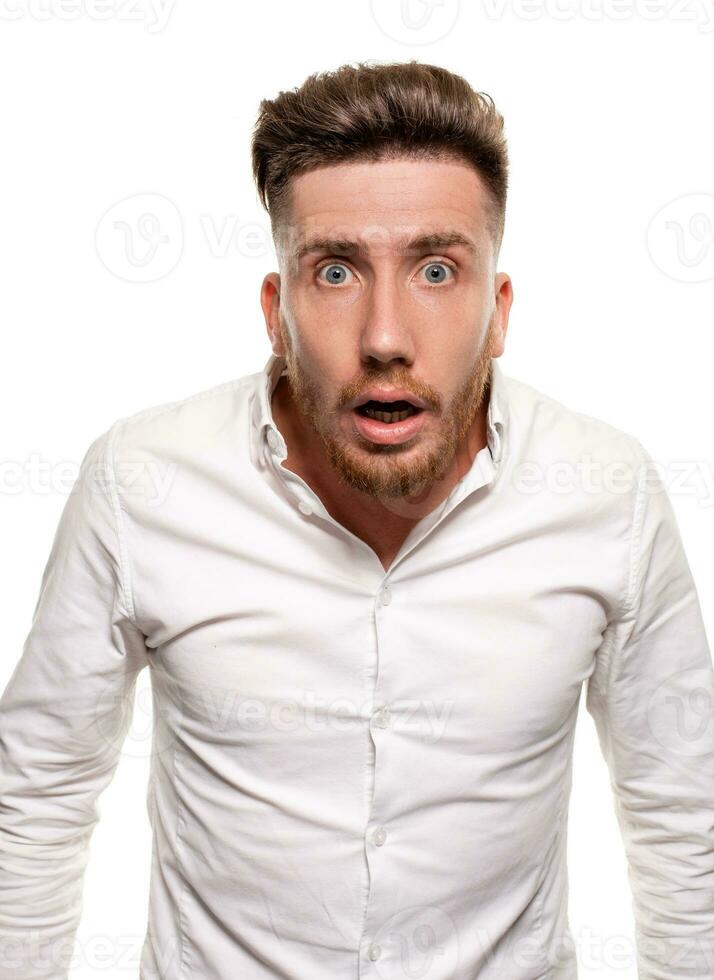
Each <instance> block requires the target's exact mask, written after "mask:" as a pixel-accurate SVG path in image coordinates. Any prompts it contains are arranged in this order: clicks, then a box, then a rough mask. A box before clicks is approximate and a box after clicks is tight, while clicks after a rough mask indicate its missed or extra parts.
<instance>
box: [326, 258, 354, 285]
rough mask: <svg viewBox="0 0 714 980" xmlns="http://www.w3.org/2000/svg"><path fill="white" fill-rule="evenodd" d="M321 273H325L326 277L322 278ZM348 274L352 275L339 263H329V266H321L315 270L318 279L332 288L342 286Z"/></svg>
mask: <svg viewBox="0 0 714 980" xmlns="http://www.w3.org/2000/svg"><path fill="white" fill-rule="evenodd" d="M323 272H327V276H326V277H323V275H322V273H323ZM348 274H349V275H352V272H351V270H350V269H348V268H347V266H346V265H343V264H342V263H341V262H330V263H329V265H322V266H320V268H319V269H318V270H317V275H318V277H319V278H321V279H322V281H323V282H324V283H328V284H329V285H332V286H341V285H343V283H344V282H345V281H346V278H347V275H348Z"/></svg>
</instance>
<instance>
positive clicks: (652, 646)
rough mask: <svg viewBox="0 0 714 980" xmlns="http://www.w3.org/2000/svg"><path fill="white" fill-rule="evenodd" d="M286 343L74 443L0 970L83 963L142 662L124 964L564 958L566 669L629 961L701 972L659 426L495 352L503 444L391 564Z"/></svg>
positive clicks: (18, 763)
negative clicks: (289, 414)
mask: <svg viewBox="0 0 714 980" xmlns="http://www.w3.org/2000/svg"><path fill="white" fill-rule="evenodd" d="M284 370H285V362H284V359H283V358H282V357H278V356H276V355H274V354H271V356H270V358H269V359H268V362H267V363H266V365H265V367H264V369H263V370H262V371H258V372H255V373H254V374H250V375H245V376H243V377H240V378H236V379H232V380H230V381H228V382H226V383H225V384H221V385H218V386H215V387H213V388H211V389H208V390H206V391H203V392H199V393H198V394H195V395H193V396H191V397H188V398H185V399H182V400H180V401H177V402H172V403H168V404H164V405H158V406H153V407H151V408H148V409H146V410H144V411H142V412H138V413H136V414H134V415H132V416H128V417H125V418H121V419H117V420H116V421H115V422H114V423H113V424H112V425H111V426H110V428H109V429H107V431H106V432H104V433H102V434H101V435H100V436H98V437H97V438H96V439H95V440H94V442H93V443H92V444H91V446H90V447H89V448H88V450H87V452H86V455H85V457H84V459H83V462H82V468H81V473H80V476H79V478H78V480H77V483H76V484H75V488H74V490H73V492H72V493H71V494H70V495H69V497H68V499H67V501H66V504H65V507H64V510H63V512H62V515H61V518H60V521H59V524H58V527H57V531H56V534H55V538H54V542H53V544H52V548H51V552H50V555H49V559H48V561H47V564H46V567H45V570H44V573H43V576H42V583H41V589H40V593H39V597H38V600H37V604H36V608H35V612H34V616H33V620H32V626H31V629H30V632H29V635H28V637H27V640H26V642H25V645H24V648H23V651H22V656H21V658H20V659H19V662H18V663H17V666H16V668H15V671H14V673H13V675H12V677H11V679H10V682H9V684H8V685H7V688H6V690H5V693H4V695H3V698H2V701H1V703H0V717H1V727H0V763H1V765H2V770H1V774H2V775H1V778H2V782H1V784H0V874H1V879H0V941H1V943H2V947H1V953H2V955H1V958H0V978H3V980H18V978H22V980H61V978H63V977H66V976H67V969H66V965H65V961H64V960H63V951H64V952H66V950H67V948H68V947H69V946H71V941H72V939H73V937H74V936H75V933H76V929H77V925H78V920H79V916H80V912H81V902H82V880H83V872H84V869H85V866H86V862H87V856H88V847H89V841H90V837H91V833H92V830H93V828H94V826H95V824H96V821H97V818H98V812H97V799H98V797H99V795H100V793H101V792H102V790H103V789H104V788H105V787H106V785H107V784H108V782H109V781H110V780H111V778H112V775H113V772H114V770H115V767H116V765H117V762H118V759H119V755H120V752H121V749H122V745H123V744H125V740H126V736H127V732H128V731H129V726H130V724H131V718H132V710H133V705H134V693H135V684H136V680H137V677H138V675H139V673H140V672H141V671H142V670H144V669H148V671H149V672H150V678H151V692H152V698H153V726H154V728H153V742H152V755H151V783H150V786H149V790H148V795H147V804H148V814H149V817H150V820H151V825H152V832H153V855H152V876H151V893H150V898H149V922H148V928H147V933H146V938H145V942H144V945H143V951H142V956H141V977H142V980H188V978H192V980H193V978H201V980H239V978H240V980H264V978H275V977H279V978H286V980H288V978H289V980H337V978H340V980H343V978H344V980H348V978H354V980H358V978H375V980H406V978H415V977H416V978H420V980H496V978H498V980H546V978H547V980H574V978H576V977H577V958H578V957H577V949H576V947H575V943H574V940H573V936H572V935H571V932H570V928H569V924H568V916H567V903H568V878H567V866H566V834H567V815H568V801H569V795H570V789H571V769H572V748H573V737H574V732H575V724H576V718H577V715H578V706H579V699H580V695H581V691H583V690H585V692H586V706H587V711H588V712H589V713H590V715H591V716H592V719H593V720H594V723H595V724H596V726H597V732H598V736H599V740H600V744H601V746H602V750H603V755H604V757H605V759H606V761H607V764H608V767H609V771H610V775H611V786H612V792H613V805H614V807H615V812H616V814H617V819H618V821H619V825H620V827H621V830H622V838H623V844H624V847H625V850H626V855H627V861H628V869H629V880H630V883H631V887H632V910H633V915H634V917H635V920H636V926H637V941H638V946H637V967H638V970H639V977H640V980H683V978H685V977H687V978H693V977H696V978H698V980H706V978H714V830H713V826H712V825H713V823H714V816H713V800H714V725H713V724H712V716H711V707H712V704H714V675H713V671H712V660H711V654H710V652H709V647H708V644H707V639H706V636H705V631H704V625H703V622H702V614H701V610H700V604H699V600H698V596H697V592H696V588H695V585H694V582H693V580H692V575H691V572H690V569H689V565H688V563H687V559H686V557H685V554H684V552H683V548H682V543H681V539H680V534H679V531H678V528H677V524H676V521H675V517H674V514H673V510H672V506H671V503H670V500H669V497H668V494H667V491H666V488H665V485H664V480H663V478H662V476H661V474H659V472H658V470H657V467H656V466H655V465H654V461H653V460H652V458H651V457H650V455H649V454H648V452H647V451H646V450H645V449H644V448H643V446H642V445H641V443H640V442H639V441H638V440H637V439H636V438H635V437H634V436H632V435H629V434H627V433H624V432H622V431H620V430H618V429H615V428H613V427H612V426H610V425H608V424H606V423H605V422H603V421H600V420H598V419H594V418H591V417H589V416H586V415H583V414H581V413H578V412H575V411H573V410H571V409H569V408H567V407H565V406H564V405H562V404H561V403H559V402H557V401H556V400H554V399H553V398H550V397H548V396H547V395H545V394H543V393H541V392H540V391H538V390H537V389H535V388H533V387H532V386H530V385H528V384H525V383H524V382H521V381H518V380H516V379H515V378H511V377H509V376H506V375H504V374H503V373H502V370H501V368H500V366H499V364H498V362H497V361H496V360H494V361H492V374H491V380H490V388H489V391H488V419H487V422H488V425H487V431H488V443H487V445H486V446H484V447H483V448H482V449H481V450H480V452H478V454H477V455H476V457H475V458H474V460H473V464H472V466H471V468H470V469H469V471H468V472H467V473H466V474H465V475H464V476H463V477H462V479H461V480H460V481H459V482H458V483H457V484H456V486H455V487H454V488H453V490H452V491H451V493H450V494H449V496H448V497H447V498H446V500H445V501H444V502H443V503H442V504H440V505H438V506H437V507H436V509H435V510H434V511H432V512H431V513H430V514H428V515H427V516H426V517H424V518H423V519H422V520H420V521H419V522H418V523H416V524H415V525H414V526H413V528H412V530H411V532H410V533H409V535H408V537H407V539H406V540H405V541H404V543H403V544H402V546H401V548H400V550H399V552H398V554H397V555H396V557H395V559H394V561H393V562H392V564H391V565H390V567H389V569H388V570H387V571H385V569H384V568H383V567H382V565H381V563H380V561H379V559H378V557H377V555H376V553H375V552H374V551H373V550H372V548H371V547H370V546H369V545H367V544H366V543H365V542H364V541H362V540H361V539H360V538H358V537H357V536H356V535H355V534H353V533H352V532H350V531H349V530H347V529H346V528H345V527H343V526H342V525H341V524H340V523H339V522H337V521H336V520H335V519H333V518H332V516H331V515H330V514H329V513H328V511H327V510H326V508H325V506H324V505H323V503H322V501H321V500H320V498H319V497H318V496H317V494H316V493H315V492H314V491H313V490H312V489H311V488H310V487H309V486H308V484H307V483H306V482H305V481H304V480H302V478H300V477H299V476H297V475H296V474H295V473H292V472H291V471H289V470H287V469H286V468H285V467H284V466H282V465H281V463H282V462H283V461H284V460H285V458H286V455H287V447H286V444H285V440H284V438H283V436H282V434H281V433H280V431H279V430H278V429H277V427H276V425H275V423H274V420H273V416H272V412H271V404H270V394H271V392H272V390H273V387H274V386H275V384H276V383H277V380H278V378H279V376H280V374H281V373H283V372H284ZM117 846H118V847H122V846H124V842H122V841H117ZM107 887H111V883H107ZM107 934H109V935H110V934H111V923H107Z"/></svg>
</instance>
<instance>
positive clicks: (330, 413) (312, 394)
mask: <svg viewBox="0 0 714 980" xmlns="http://www.w3.org/2000/svg"><path fill="white" fill-rule="evenodd" d="M492 332H493V327H492V324H490V325H489V329H488V332H487V334H486V337H485V338H484V341H483V343H482V344H481V348H480V350H479V355H478V357H477V359H476V362H475V364H474V366H473V369H472V371H471V372H470V374H469V376H468V378H467V379H466V381H465V382H464V384H463V385H462V386H461V388H460V389H459V390H458V391H457V392H456V394H455V395H454V396H453V398H452V400H451V403H450V405H449V406H448V409H447V410H446V412H445V413H444V414H443V416H442V418H441V422H440V426H439V430H438V434H437V435H436V437H434V436H432V437H431V438H429V442H430V443H431V445H430V446H428V447H426V448H424V449H422V450H420V449H416V450H415V449H414V448H413V447H412V448H408V449H404V448H403V445H396V446H385V445H379V444H377V443H370V442H367V441H366V440H363V439H361V437H359V436H358V438H359V440H360V441H359V446H353V445H350V444H349V442H347V441H346V439H345V437H344V436H343V435H342V432H341V431H340V429H339V426H338V420H339V415H340V409H341V407H342V406H343V405H344V404H346V403H347V402H348V401H350V400H351V399H352V398H354V397H355V396H357V395H359V393H360V392H361V391H362V390H363V389H364V388H366V387H367V386H368V385H369V384H372V383H374V384H378V383H380V382H382V383H389V384H394V385H398V386H400V387H402V388H404V390H405V391H412V392H413V393H414V394H416V395H418V396H420V397H421V398H423V399H424V400H425V402H426V404H427V405H429V406H430V407H432V408H434V409H436V410H437V411H438V410H439V409H440V407H441V399H440V398H439V396H438V393H435V392H434V391H433V390H432V389H430V388H426V387H425V386H424V385H421V384H419V385H416V384H415V381H414V379H413V378H412V377H411V375H410V374H409V372H408V370H407V369H405V368H401V369H400V370H398V371H394V370H391V371H390V372H389V373H386V372H384V371H381V370H375V371H369V372H367V373H365V375H364V377H363V378H362V379H361V380H360V382H359V384H357V383H355V384H351V385H349V386H348V387H347V388H346V389H345V390H344V391H343V393H342V396H341V397H340V398H339V400H338V402H339V403H338V407H336V408H335V409H329V408H325V405H324V398H323V396H322V394H321V393H320V390H319V388H318V387H317V386H316V385H315V384H314V382H313V381H312V379H311V378H310V377H309V376H308V375H307V374H306V372H305V371H304V369H303V367H302V365H301V363H300V361H299V359H298V358H297V357H296V356H295V351H294V348H293V347H292V346H291V343H292V342H291V340H290V337H289V331H288V330H287V329H285V327H284V325H283V327H282V330H281V335H282V337H283V343H284V346H285V351H286V354H285V360H286V367H287V382H288V385H289V388H290V394H291V399H292V403H293V405H294V406H295V408H296V409H297V411H298V412H299V413H300V415H301V416H302V419H303V421H304V422H305V423H306V424H307V425H308V426H309V427H310V429H311V430H312V431H313V432H314V433H315V434H316V435H317V436H318V437H319V439H320V441H321V443H322V446H323V448H324V450H325V454H326V456H327V459H328V460H329V462H330V464H331V465H332V467H333V468H334V469H335V471H336V472H337V474H338V475H339V477H340V479H341V480H343V481H344V482H345V483H347V484H348V485H349V486H351V487H353V488H354V489H355V490H359V491H361V492H362V493H366V494H369V495H370V496H372V497H376V498H378V499H383V500H385V501H394V502H396V500H397V499H401V500H403V501H405V500H406V499H409V501H410V502H411V503H418V502H419V501H418V499H417V498H419V497H422V498H423V497H424V496H426V495H427V494H428V493H429V491H430V488H431V486H432V485H433V484H434V483H436V482H437V481H439V480H441V479H443V478H444V477H445V476H446V475H447V474H448V473H449V471H450V470H451V468H452V466H454V465H455V464H456V457H457V453H458V452H459V450H460V449H461V448H462V445H463V444H464V441H465V440H466V437H467V435H468V433H469V431H470V429H471V428H472V426H473V424H474V422H475V420H476V416H477V414H478V411H479V409H480V408H481V405H482V402H483V401H484V398H485V396H486V394H487V393H488V390H489V386H490V370H491V337H492ZM416 438H417V439H418V438H420V436H417V437H416Z"/></svg>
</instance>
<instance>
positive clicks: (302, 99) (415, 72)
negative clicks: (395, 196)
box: [251, 60, 508, 255]
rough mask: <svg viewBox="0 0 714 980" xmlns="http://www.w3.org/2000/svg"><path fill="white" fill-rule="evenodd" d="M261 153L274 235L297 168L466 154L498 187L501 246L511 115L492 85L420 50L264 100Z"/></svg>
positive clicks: (494, 228) (495, 232)
mask: <svg viewBox="0 0 714 980" xmlns="http://www.w3.org/2000/svg"><path fill="white" fill-rule="evenodd" d="M251 156H252V167H253V177H254V179H255V182H256V185H257V188H258V195H259V197H260V201H261V204H262V205H263V207H264V208H265V209H266V211H267V212H268V213H269V215H270V222H271V227H272V230H273V236H274V237H275V235H276V232H277V231H278V229H279V228H281V226H282V224H283V223H284V222H285V220H286V219H287V216H288V213H289V206H290V187H289V181H290V178H291V177H293V176H295V175H297V174H299V173H304V172H306V171H308V170H314V169H316V168H317V167H324V166H329V165H330V164H338V163H342V162H346V161H352V160H374V161H377V160H380V159H389V158H391V159H394V158H397V157H410V158H413V159H431V160H435V159H458V160H462V161H465V162H466V163H469V164H471V165H472V166H473V167H474V168H475V169H476V170H477V172H478V173H479V175H480V177H481V178H482V180H483V182H484V184H485V187H486V190H487V192H488V195H489V199H490V208H489V212H490V213H489V230H490V233H491V236H492V240H493V244H494V255H498V251H499V249H500V246H501V240H502V238H503V229H504V223H505V212H506V193H507V187H508V152H507V147H506V139H505V136H504V134H503V117H502V116H501V115H500V113H499V112H498V111H497V110H496V107H495V105H494V103H493V99H492V98H491V97H490V95H487V94H486V93H485V92H476V91H475V90H474V89H473V88H472V87H471V86H470V85H469V83H468V82H467V81H466V80H465V79H464V78H462V77H461V76H460V75H456V74H454V73H453V72H450V71H447V69H445V68H441V67H439V66H437V65H425V64H420V63H419V62H417V61H416V60H412V61H409V62H395V63H392V64H383V65H379V64H378V65H371V64H369V63H367V62H358V63H357V65H356V66H353V65H349V64H348V65H342V66H341V67H340V68H337V69H335V70H334V71H325V72H321V73H318V72H315V73H314V74H312V75H310V76H308V78H307V79H306V80H305V81H304V82H303V84H302V85H301V86H300V87H299V88H295V89H292V90H290V91H286V92H285V91H281V92H280V93H279V94H278V96H277V97H276V98H275V99H263V100H262V101H261V103H260V109H259V114H258V119H257V121H256V124H255V128H254V131H253V139H252V147H251Z"/></svg>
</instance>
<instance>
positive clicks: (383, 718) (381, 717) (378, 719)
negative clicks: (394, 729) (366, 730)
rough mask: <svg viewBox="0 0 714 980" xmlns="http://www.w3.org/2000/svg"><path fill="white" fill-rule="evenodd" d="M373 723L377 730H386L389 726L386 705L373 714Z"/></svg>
mask: <svg viewBox="0 0 714 980" xmlns="http://www.w3.org/2000/svg"><path fill="white" fill-rule="evenodd" d="M374 723H375V725H376V726H377V727H378V728H387V726H388V725H389V708H388V707H387V706H386V705H385V706H384V707H383V708H380V709H379V711H376V712H375V714H374Z"/></svg>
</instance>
